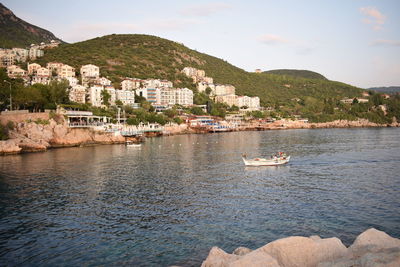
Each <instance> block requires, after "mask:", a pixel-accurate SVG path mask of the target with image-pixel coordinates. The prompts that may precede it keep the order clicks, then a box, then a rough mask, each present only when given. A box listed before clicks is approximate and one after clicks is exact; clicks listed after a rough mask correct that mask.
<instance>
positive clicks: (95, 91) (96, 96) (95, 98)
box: [88, 85, 104, 107]
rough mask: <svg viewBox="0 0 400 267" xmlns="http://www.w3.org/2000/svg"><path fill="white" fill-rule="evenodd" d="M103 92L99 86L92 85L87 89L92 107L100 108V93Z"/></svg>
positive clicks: (102, 88)
mask: <svg viewBox="0 0 400 267" xmlns="http://www.w3.org/2000/svg"><path fill="white" fill-rule="evenodd" d="M103 90H104V87H103V86H101V85H94V86H92V87H90V88H89V90H88V91H89V93H88V98H89V99H88V100H89V102H90V103H91V104H92V106H94V107H101V104H102V97H101V92H102V91H103Z"/></svg>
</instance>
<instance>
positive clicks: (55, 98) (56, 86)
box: [48, 79, 69, 105]
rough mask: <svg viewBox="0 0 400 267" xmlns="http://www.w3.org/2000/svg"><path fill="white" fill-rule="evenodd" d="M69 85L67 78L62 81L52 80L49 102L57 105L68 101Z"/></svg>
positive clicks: (49, 88) (49, 87)
mask: <svg viewBox="0 0 400 267" xmlns="http://www.w3.org/2000/svg"><path fill="white" fill-rule="evenodd" d="M68 87H69V83H68V81H67V80H65V79H64V80H62V81H57V80H54V81H51V82H50V84H49V86H48V90H49V95H48V97H49V99H48V102H50V103H54V104H55V105H57V104H65V103H68V102H69V98H68Z"/></svg>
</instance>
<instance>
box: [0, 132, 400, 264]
mask: <svg viewBox="0 0 400 267" xmlns="http://www.w3.org/2000/svg"><path fill="white" fill-rule="evenodd" d="M398 135H399V129H322V130H288V131H268V132H238V133H223V134H215V135H188V136H170V137H165V138H154V139H148V140H147V142H146V143H145V144H144V145H143V146H142V147H141V149H140V150H132V149H127V148H126V147H125V146H123V145H113V146H97V147H87V148H67V149H57V150H52V151H49V152H46V153H39V154H24V155H16V156H10V157H2V158H0V265H45V266H46V265H47V266H53V265H57V266H64V265H121V264H123V265H135V266H149V265H162V266H167V265H173V264H177V265H184V266H195V265H199V264H200V263H201V261H202V260H203V259H204V258H205V257H206V256H207V254H208V251H209V249H210V248H211V247H212V246H220V247H221V248H223V249H224V250H226V251H228V252H231V251H232V250H233V249H235V248H236V247H238V246H246V247H249V248H253V249H254V248H257V247H259V246H262V245H264V244H265V243H267V242H270V241H273V240H275V239H277V238H282V237H285V236H289V235H303V236H310V235H314V234H318V235H320V236H322V237H331V236H337V237H339V238H341V239H342V241H343V242H344V243H345V244H347V245H349V244H350V243H352V242H353V240H354V238H355V237H356V236H357V235H358V234H359V233H361V232H362V231H364V230H366V229H367V228H369V227H376V228H378V229H380V230H383V231H385V232H387V233H389V234H390V235H392V236H395V237H400V228H399V225H400V202H399V198H398V195H399V193H400V192H399V191H400V188H399V186H398V185H399V179H400V178H399V175H398V173H399V171H400V169H399V166H400V164H399V163H400V144H399V143H398ZM172 144H178V145H174V146H173V145H172ZM179 144H181V145H179ZM282 150H284V151H288V152H289V153H290V154H291V155H292V161H291V162H290V164H289V165H286V166H279V167H260V168H245V167H244V166H242V161H241V158H240V155H241V153H247V154H248V155H249V156H261V155H265V156H268V155H270V154H271V153H274V152H276V151H282Z"/></svg>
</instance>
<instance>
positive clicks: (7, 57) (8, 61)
mask: <svg viewBox="0 0 400 267" xmlns="http://www.w3.org/2000/svg"><path fill="white" fill-rule="evenodd" d="M14 64H15V55H14V54H13V53H11V52H10V50H9V49H0V67H9V66H11V65H14Z"/></svg>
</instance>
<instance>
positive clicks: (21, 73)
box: [7, 65, 26, 78]
mask: <svg viewBox="0 0 400 267" xmlns="http://www.w3.org/2000/svg"><path fill="white" fill-rule="evenodd" d="M7 75H8V77H10V78H20V77H21V78H22V77H25V76H26V71H25V70H23V69H21V68H20V67H18V66H16V65H11V66H8V67H7Z"/></svg>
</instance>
